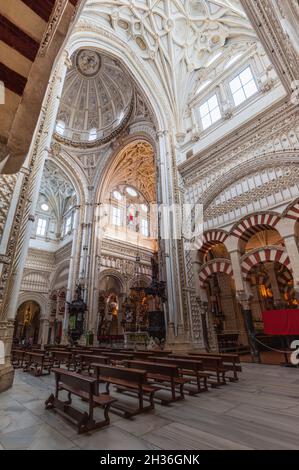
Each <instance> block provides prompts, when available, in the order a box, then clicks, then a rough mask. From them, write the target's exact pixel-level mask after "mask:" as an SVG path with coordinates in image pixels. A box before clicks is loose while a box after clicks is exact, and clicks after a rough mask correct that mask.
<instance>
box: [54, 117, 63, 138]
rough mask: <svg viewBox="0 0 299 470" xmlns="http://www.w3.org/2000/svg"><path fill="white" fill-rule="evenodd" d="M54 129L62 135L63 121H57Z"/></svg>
mask: <svg viewBox="0 0 299 470" xmlns="http://www.w3.org/2000/svg"><path fill="white" fill-rule="evenodd" d="M55 130H56V132H57V134H59V135H63V134H64V132H65V122H64V121H61V120H59V121H57V123H56V127H55Z"/></svg>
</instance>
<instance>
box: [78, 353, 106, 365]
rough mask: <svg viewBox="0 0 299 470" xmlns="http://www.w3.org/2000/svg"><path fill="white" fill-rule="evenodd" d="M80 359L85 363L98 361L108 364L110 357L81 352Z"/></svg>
mask: <svg viewBox="0 0 299 470" xmlns="http://www.w3.org/2000/svg"><path fill="white" fill-rule="evenodd" d="M80 360H81V361H82V362H85V364H91V363H92V362H96V363H98V364H108V362H109V358H108V357H106V356H96V355H93V354H80Z"/></svg>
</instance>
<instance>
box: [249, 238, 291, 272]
mask: <svg viewBox="0 0 299 470" xmlns="http://www.w3.org/2000/svg"><path fill="white" fill-rule="evenodd" d="M269 261H274V262H276V263H280V264H283V265H284V266H285V267H286V268H287V269H288V270H289V271H290V272H292V268H291V263H290V259H289V256H288V254H287V251H286V250H285V249H284V248H282V247H280V248H278V247H275V246H269V247H267V248H258V249H257V250H253V251H251V252H250V253H246V255H244V256H243V257H242V258H241V270H242V273H243V276H244V278H245V279H246V280H247V279H248V277H249V274H250V271H251V269H252V268H253V267H254V266H256V265H257V264H259V263H264V262H269Z"/></svg>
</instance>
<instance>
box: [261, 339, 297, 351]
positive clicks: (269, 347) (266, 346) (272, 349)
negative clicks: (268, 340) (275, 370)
mask: <svg viewBox="0 0 299 470" xmlns="http://www.w3.org/2000/svg"><path fill="white" fill-rule="evenodd" d="M255 341H257V342H258V343H260V344H261V345H262V346H264V347H265V348H267V349H270V351H274V352H279V353H281V354H291V352H290V351H281V350H280V349H275V348H271V346H268V345H267V344H264V343H262V342H261V341H260V340H259V339H257V338H255Z"/></svg>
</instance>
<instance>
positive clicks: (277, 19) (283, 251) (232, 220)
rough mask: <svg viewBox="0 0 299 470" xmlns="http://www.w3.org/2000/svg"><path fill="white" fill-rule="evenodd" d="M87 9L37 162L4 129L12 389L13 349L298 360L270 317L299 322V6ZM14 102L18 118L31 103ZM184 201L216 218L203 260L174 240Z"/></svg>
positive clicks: (5, 337)
mask: <svg viewBox="0 0 299 470" xmlns="http://www.w3.org/2000/svg"><path fill="white" fill-rule="evenodd" d="M263 2H266V3H267V5H268V6H267V15H268V16H267V17H266V16H264V13H263V12H264V9H263V7H262V6H261V4H262V3H263ZM17 3H21V4H22V5H23V4H24V5H23V6H22V8H24V9H26V12H27V13H28V21H29V18H33V15H36V16H38V9H36V8H33V7H31V3H32V2H22V1H19V2H17ZM37 3H41V2H37ZM69 3H71V4H72V5H73V6H74V4H75V3H76V5H77V7H76V8H77V10H76V11H77V14H76V15H75V16H73V17H72V18H73V20H72V22H71V23H70V24H69V26H68V28H65V42H64V44H63V47H62V49H61V50H60V52H59V51H58V50H57V53H56V59H55V61H53V63H52V64H51V67H52V72H51V76H50V81H49V84H48V87H47V90H46V92H45V95H44V101H43V105H42V106H41V105H40V107H39V119H38V120H37V121H36V128H35V132H34V133H33V134H31V146H30V148H29V151H28V152H27V151H26V152H24V149H23V150H22V149H21V146H20V147H19V149H20V152H19V153H18V151H17V147H18V146H17V145H16V142H17V141H16V140H15V139H17V137H16V135H15V133H14V135H13V126H12V127H11V128H10V127H9V125H8V121H7V126H6V127H5V129H4V128H3V129H2V128H1V129H0V142H1V153H0V198H1V199H0V340H1V341H3V342H4V344H5V361H4V364H2V365H0V378H1V384H0V390H1V389H6V388H8V387H9V386H10V385H11V384H12V381H13V370H12V366H11V362H10V352H11V348H12V345H15V346H16V345H24V346H26V345H30V344H39V345H41V346H42V348H43V347H44V346H45V345H47V344H56V345H63V344H68V343H69V342H71V343H74V342H76V343H79V344H80V345H92V344H93V345H106V346H107V345H110V346H116V345H120V346H122V347H127V348H129V347H132V348H154V349H159V348H160V349H162V348H170V349H172V350H173V351H181V352H188V351H189V352H190V351H208V352H215V353H216V352H219V351H220V352H221V351H222V352H239V353H240V354H241V355H242V358H243V360H244V361H246V360H247V361H251V360H253V361H260V360H262V362H265V361H266V362H267V360H269V361H270V362H277V363H280V362H281V361H282V359H283V356H281V355H280V354H279V353H274V350H275V351H276V350H279V349H281V348H282V349H285V348H286V345H287V344H289V342H290V340H291V339H292V337H293V336H296V335H295V333H294V335H292V334H291V333H292V332H290V333H289V335H286V336H284V337H283V338H282V337H280V335H274V334H270V333H269V332H267V329H266V328H265V323H264V320H265V313H267V312H274V313H273V315H274V316H275V311H280V312H285V315H288V314H291V313H292V312H293V314H294V315H295V313H296V312H297V315H298V311H299V308H298V302H299V251H298V250H299V248H298V247H299V222H298V219H299V160H298V152H299V127H298V103H297V101H298V99H297V98H298V97H297V95H296V87H295V88H294V83H295V84H296V83H297V84H298V78H299V72H298V49H299V48H298V44H299V39H298V34H297V32H296V31H297V30H298V28H297V27H296V21H297V20H298V18H299V12H298V8H297V7H294V8H288V7H287V5H291V4H292V3H295V2H293V0H286V1H285V2H279V1H276V0H257V1H256V2H251V1H249V0H233V1H231V0H230V1H229V0H198V1H193V0H188V1H187V0H186V1H184V2H182V4H183V5H182V6H181V7H180V8H179V6H178V2H177V1H175V0H167V1H165V2H151V1H149V0H145V1H143V2H137V1H136V2H135V1H132V2H127V1H125V0H124V1H119V2H116V3H117V4H116V3H115V2H113V1H112V0H111V1H106V2H102V1H90V0H82V1H81V2H80V1H79V2H69ZM152 3H154V5H152ZM282 3H283V4H285V5H282ZM129 4H130V5H129ZM141 4H142V6H141ZM166 4H168V6H167V5H166ZM1 9H2V7H0V13H1V15H2V14H3V15H4V16H9V13H8V12H5V11H3V12H2V10H1ZM141 11H142V14H141ZM170 12H172V13H170ZM291 12H292V13H291ZM29 13H30V15H29ZM141 16H142V19H141ZM273 25H275V27H274V26H273ZM294 25H295V26H294ZM270 31H271V34H270ZM55 44H56V43H55ZM278 45H279V47H278ZM1 47H2V46H1ZM5 47H6V48H7V49H8V50H10V49H13V48H11V47H10V45H9V44H5ZM26 47H27V46H26ZM47 47H50V48H51V47H52V46H51V45H48V46H47ZM53 47H54V46H53ZM55 47H57V45H56V46H55ZM18 48H19V52H16V51H15V54H17V53H18V54H20V56H21V57H22V61H20V62H19V63H18V60H17V57H16V56H15V55H12V56H11V57H12V59H11V63H10V64H9V67H11V68H12V69H13V70H14V73H16V74H17V75H18V76H23V79H24V80H25V81H26V79H25V77H24V74H25V70H27V68H28V67H29V64H28V63H27V62H28V57H29V55H28V54H29V52H28V51H27V59H26V58H25V57H24V56H23V55H22V50H21V48H20V46H18ZM58 49H59V48H58ZM1 50H2V49H1ZM1 50H0V55H1V53H2V52H1ZM49 50H51V49H49ZM273 50H275V51H277V52H276V53H275V54H274V53H272V54H270V51H273ZM49 57H50V56H49ZM37 60H38V59H37ZM26 61H27V62H26ZM33 66H34V65H32V67H33ZM1 70H2V69H1ZM1 77H2V75H0V79H2V78H1ZM22 83H23V82H22ZM28 86H29V85H28ZM297 87H298V85H297ZM294 90H295V91H294ZM6 92H7V100H6V103H5V105H0V106H1V107H2V106H4V108H2V109H1V112H2V111H3V109H4V110H5V112H4V120H5V119H8V117H9V116H12V115H13V114H14V113H15V112H16V109H19V108H18V106H22V102H21V95H20V92H18V89H17V87H16V85H15V86H12V84H9V85H8V84H7V90H6ZM12 104H13V107H11V105H12ZM18 112H19V111H18ZM1 119H2V115H1ZM0 122H1V123H2V120H1V121H0ZM1 126H2V124H1ZM24 127H25V126H24ZM24 132H25V130H24ZM12 144H13V145H12ZM27 150H28V149H27ZM22 152H23V153H22ZM21 153H22V155H21ZM184 205H188V206H190V205H191V207H192V208H194V207H195V206H196V205H201V206H202V207H203V221H202V224H201V222H200V223H199V225H200V224H201V225H202V227H203V230H202V234H201V235H200V236H199V239H197V238H196V240H194V239H192V242H194V241H195V242H196V243H191V247H192V248H191V249H190V246H189V241H190V240H187V239H186V238H185V237H184V236H181V237H174V236H173V234H174V233H177V232H178V230H177V228H178V226H179V225H180V223H179V220H178V218H179V215H178V212H180V211H181V210H182V208H183V207H184ZM174 206H176V210H175V211H174V212H173V213H172V214H171V215H169V213H168V212H167V211H165V210H160V209H159V208H161V207H164V208H165V207H174ZM191 212H192V211H191ZM191 225H192V224H191ZM166 228H167V229H169V231H170V237H169V238H167V237H164V236H163V234H164V233H165V229H166ZM194 247H196V248H194ZM76 302H77V304H76ZM80 302H81V304H80V305H81V311H80V315H79V314H78V315H77V314H73V313H72V312H73V310H72V307H74V305H75V304H76V305H77V306H78V303H80ZM290 312H291V313H290ZM281 336H283V335H281ZM282 341H287V342H286V343H285V342H284V343H283V344H284V346H283V347H282ZM271 351H272V352H271ZM275 354H276V355H275Z"/></svg>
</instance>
